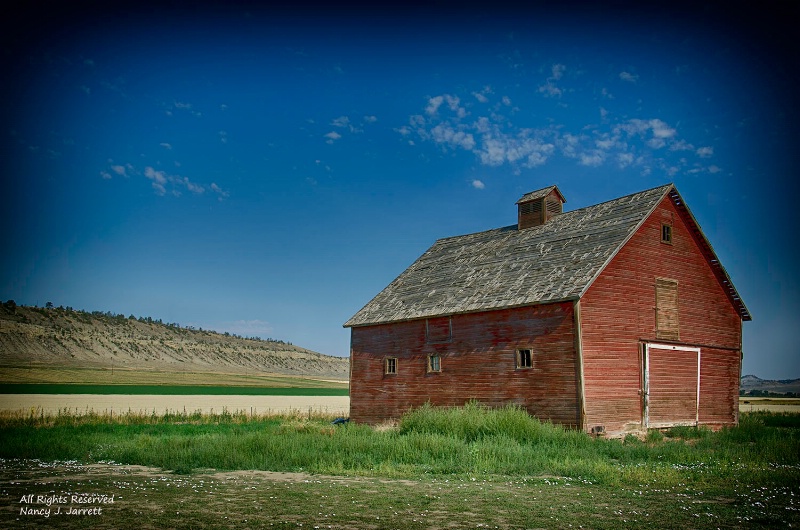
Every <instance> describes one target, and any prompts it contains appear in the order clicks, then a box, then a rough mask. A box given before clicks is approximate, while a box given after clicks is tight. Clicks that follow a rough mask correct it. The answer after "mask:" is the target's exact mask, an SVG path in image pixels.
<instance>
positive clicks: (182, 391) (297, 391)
mask: <svg viewBox="0 0 800 530" xmlns="http://www.w3.org/2000/svg"><path fill="white" fill-rule="evenodd" d="M0 394H106V395H110V394H121V395H163V396H189V395H205V396H347V395H348V394H349V391H348V389H347V388H305V387H280V388H271V387H254V386H210V385H85V384H50V383H12V384H0Z"/></svg>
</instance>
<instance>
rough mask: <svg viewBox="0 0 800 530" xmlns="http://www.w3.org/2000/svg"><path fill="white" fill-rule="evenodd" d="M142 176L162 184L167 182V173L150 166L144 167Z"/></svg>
mask: <svg viewBox="0 0 800 530" xmlns="http://www.w3.org/2000/svg"><path fill="white" fill-rule="evenodd" d="M144 176H145V177H147V178H149V179H150V180H152V181H153V182H156V183H158V184H162V185H163V184H166V183H167V174H166V173H164V172H163V171H156V170H155V169H153V168H152V167H150V166H147V167H146V168H144Z"/></svg>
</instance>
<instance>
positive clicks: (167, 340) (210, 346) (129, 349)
mask: <svg viewBox="0 0 800 530" xmlns="http://www.w3.org/2000/svg"><path fill="white" fill-rule="evenodd" d="M34 364H35V365H37V366H38V365H45V366H64V367H76V368H78V367H85V368H107V367H109V366H114V367H116V368H120V369H124V368H135V369H153V370H163V371H176V372H178V371H201V372H241V373H252V372H254V371H256V372H265V373H274V374H284V375H303V376H312V377H325V378H331V379H342V380H346V379H347V377H348V372H349V361H348V359H347V358H342V357H333V356H330V355H323V354H321V353H317V352H314V351H311V350H307V349H305V348H301V347H299V346H294V345H293V344H290V343H286V342H283V341H274V340H263V339H259V338H245V337H239V336H234V335H229V334H221V333H217V332H214V331H204V330H197V329H187V328H184V327H180V326H179V325H177V324H164V323H161V322H160V321H153V320H152V319H150V318H139V319H136V318H133V316H130V317H125V316H124V315H115V314H113V313H101V312H99V311H95V312H93V313H87V312H85V311H76V310H73V309H71V308H66V309H65V308H63V307H48V308H37V307H26V306H16V305H15V304H14V303H13V302H10V301H9V302H6V303H0V369H2V367H12V366H29V365H34Z"/></svg>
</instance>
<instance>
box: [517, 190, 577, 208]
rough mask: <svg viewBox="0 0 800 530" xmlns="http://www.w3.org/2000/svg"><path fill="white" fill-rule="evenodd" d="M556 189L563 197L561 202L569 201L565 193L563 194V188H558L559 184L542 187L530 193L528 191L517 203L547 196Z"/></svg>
mask: <svg viewBox="0 0 800 530" xmlns="http://www.w3.org/2000/svg"><path fill="white" fill-rule="evenodd" d="M553 190H556V193H558V196H559V197H561V202H567V199H565V198H564V195H562V194H561V190H560V189H558V186H548V187H546V188H542V189H540V190H536V191H532V192H530V193H526V194H525V195H523V196H522V198H521V199H520V200H518V201H517V204H520V203H523V202H528V201H532V200H534V199H541V198H542V197H546V196H548V195H550V192H551V191H553Z"/></svg>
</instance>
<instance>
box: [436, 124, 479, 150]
mask: <svg viewBox="0 0 800 530" xmlns="http://www.w3.org/2000/svg"><path fill="white" fill-rule="evenodd" d="M430 134H431V137H432V138H433V141H434V142H437V143H444V144H450V145H452V146H454V147H461V148H463V149H466V150H467V151H469V150H471V149H472V148H473V147H475V138H474V137H473V136H472V134H470V133H465V132H464V131H460V130H457V129H455V128H453V127H451V126H448V125H445V124H442V123H440V124H439V125H437V126H436V127H434V128H433V129H431V131H430Z"/></svg>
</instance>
